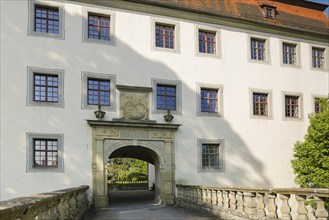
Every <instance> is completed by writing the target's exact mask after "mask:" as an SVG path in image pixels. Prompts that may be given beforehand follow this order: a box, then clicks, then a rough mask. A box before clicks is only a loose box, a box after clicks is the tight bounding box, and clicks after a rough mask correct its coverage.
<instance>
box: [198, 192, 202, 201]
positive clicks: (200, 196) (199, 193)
mask: <svg viewBox="0 0 329 220" xmlns="http://www.w3.org/2000/svg"><path fill="white" fill-rule="evenodd" d="M198 203H199V204H202V189H198Z"/></svg>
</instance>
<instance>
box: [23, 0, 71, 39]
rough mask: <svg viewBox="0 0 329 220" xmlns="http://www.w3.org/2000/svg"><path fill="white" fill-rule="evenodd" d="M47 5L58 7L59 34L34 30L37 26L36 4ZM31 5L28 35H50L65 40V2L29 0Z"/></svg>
mask: <svg viewBox="0 0 329 220" xmlns="http://www.w3.org/2000/svg"><path fill="white" fill-rule="evenodd" d="M36 5H38V6H45V7H55V8H58V12H59V18H58V20H59V30H58V34H53V33H43V32H36V31H34V28H35V20H34V19H35V18H34V16H35V6H36ZM28 6H29V12H28V14H29V20H28V29H27V35H28V36H35V37H50V38H55V39H61V40H64V27H65V21H64V17H65V15H64V14H65V11H64V4H63V3H60V2H57V1H41V0H29V1H28Z"/></svg>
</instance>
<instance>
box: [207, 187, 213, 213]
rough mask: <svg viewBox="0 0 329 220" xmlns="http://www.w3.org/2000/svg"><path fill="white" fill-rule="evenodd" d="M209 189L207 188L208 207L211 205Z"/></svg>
mask: <svg viewBox="0 0 329 220" xmlns="http://www.w3.org/2000/svg"><path fill="white" fill-rule="evenodd" d="M211 191H212V190H211V189H208V190H207V207H209V208H211V207H212V204H211V203H212V200H211V196H212V194H211Z"/></svg>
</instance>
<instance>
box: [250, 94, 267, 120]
mask: <svg viewBox="0 0 329 220" xmlns="http://www.w3.org/2000/svg"><path fill="white" fill-rule="evenodd" d="M253 114H254V115H263V116H268V94H262V93H253Z"/></svg>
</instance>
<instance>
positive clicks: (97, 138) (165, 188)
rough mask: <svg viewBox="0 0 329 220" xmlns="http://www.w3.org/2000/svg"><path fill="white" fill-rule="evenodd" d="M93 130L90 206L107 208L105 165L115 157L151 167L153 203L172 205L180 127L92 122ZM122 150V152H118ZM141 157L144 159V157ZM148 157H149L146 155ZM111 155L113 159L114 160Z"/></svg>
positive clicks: (154, 123)
mask: <svg viewBox="0 0 329 220" xmlns="http://www.w3.org/2000/svg"><path fill="white" fill-rule="evenodd" d="M88 124H89V125H90V126H91V127H92V128H93V156H92V157H93V159H92V161H93V164H92V168H93V204H94V205H95V207H107V206H108V194H107V178H106V169H105V168H106V164H107V159H108V158H109V157H111V155H112V154H113V155H114V156H115V154H116V153H123V152H124V151H126V153H129V154H133V155H132V156H133V157H135V158H137V159H138V157H141V158H142V159H143V158H144V160H145V159H147V160H149V161H150V162H151V163H154V165H155V167H156V170H155V172H156V199H157V200H158V201H159V202H161V203H162V204H165V205H173V204H174V203H175V176H174V174H175V142H174V138H175V131H176V130H177V129H178V127H179V125H176V124H160V123H156V122H152V121H128V120H114V121H100V120H99V121H95V120H89V121H88ZM120 149H121V150H120ZM143 154H144V155H143ZM146 154H148V155H146ZM113 155H112V156H113Z"/></svg>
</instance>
